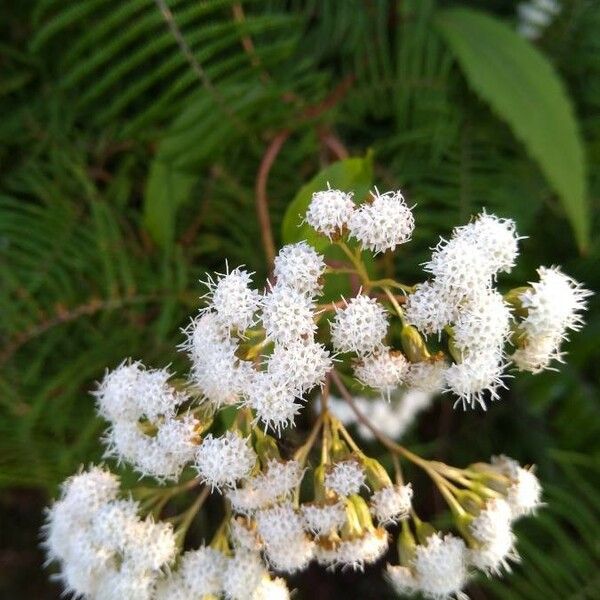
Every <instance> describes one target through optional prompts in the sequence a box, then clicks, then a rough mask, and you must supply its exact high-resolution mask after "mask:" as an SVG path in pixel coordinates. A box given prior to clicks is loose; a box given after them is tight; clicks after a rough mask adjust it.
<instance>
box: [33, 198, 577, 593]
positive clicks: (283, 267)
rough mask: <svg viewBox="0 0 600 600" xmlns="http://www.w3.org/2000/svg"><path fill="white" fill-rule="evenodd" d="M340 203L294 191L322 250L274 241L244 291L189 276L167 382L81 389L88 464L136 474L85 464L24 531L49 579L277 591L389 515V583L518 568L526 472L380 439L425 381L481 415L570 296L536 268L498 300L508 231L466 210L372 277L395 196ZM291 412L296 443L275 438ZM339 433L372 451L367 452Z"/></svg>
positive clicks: (397, 238)
mask: <svg viewBox="0 0 600 600" xmlns="http://www.w3.org/2000/svg"><path fill="white" fill-rule="evenodd" d="M360 200H361V199H358V201H357V202H355V201H354V199H353V194H352V193H349V192H344V191H341V190H336V189H331V188H328V189H327V190H323V191H320V192H317V193H315V194H314V195H313V197H312V200H311V201H310V203H309V206H308V209H307V212H306V215H304V222H305V223H307V224H308V225H309V226H310V227H312V228H313V229H314V234H315V235H316V236H321V240H320V241H321V242H324V243H327V242H329V244H331V245H335V246H336V249H337V254H334V255H332V254H329V251H328V250H325V251H324V253H323V254H320V253H319V252H317V251H316V250H315V248H314V247H313V246H312V245H310V244H309V243H308V242H307V241H300V242H297V243H293V244H289V245H286V246H284V247H283V248H282V249H281V250H280V252H279V254H278V255H277V256H276V258H275V260H274V264H273V265H272V267H273V268H272V273H271V277H270V278H269V279H268V280H267V281H266V282H265V284H264V285H263V286H262V287H261V288H255V287H254V284H253V276H254V275H253V273H251V272H249V271H247V270H246V269H245V268H244V267H242V266H240V267H237V268H234V269H232V270H231V269H230V268H229V266H227V267H226V269H225V272H224V273H221V274H215V275H212V276H210V275H209V276H208V277H207V280H206V282H205V285H206V293H205V295H204V296H203V298H204V300H205V306H203V308H202V309H201V310H200V311H199V312H198V313H197V314H196V315H195V317H194V318H193V319H192V320H191V322H190V323H189V325H188V326H187V327H186V328H185V330H184V335H185V341H184V342H183V343H182V344H181V346H180V347H181V349H182V350H184V351H185V352H186V353H187V355H188V357H189V360H190V363H191V367H190V372H189V374H188V376H187V377H185V378H181V379H177V378H175V377H174V376H172V375H171V373H170V372H169V371H168V370H167V369H150V368H147V367H145V366H144V365H143V364H142V363H141V362H139V361H133V360H131V359H130V360H128V361H125V362H123V363H122V364H121V365H119V366H118V367H116V368H115V369H114V370H112V371H110V372H108V373H107V374H106V375H105V376H104V378H103V379H102V381H101V382H100V384H99V386H98V388H97V390H96V391H95V393H94V395H95V399H96V404H97V409H98V413H99V414H100V415H101V416H102V417H103V418H104V419H105V420H106V421H107V422H108V427H107V430H106V433H105V436H104V441H105V444H106V453H107V454H106V456H107V457H108V458H116V459H117V461H116V462H117V464H118V466H120V465H121V464H123V463H125V464H127V465H130V466H131V467H133V469H134V470H135V471H136V472H137V473H139V474H140V475H142V476H144V477H146V479H145V480H144V482H143V484H139V485H137V486H134V487H133V488H131V489H130V493H129V494H127V493H122V492H121V491H120V490H119V480H118V478H117V477H116V476H115V475H112V474H111V473H110V472H109V471H107V470H105V469H104V468H100V467H93V468H91V469H90V470H88V471H86V472H82V473H80V474H78V475H75V476H74V477H72V478H70V479H68V480H67V482H66V483H65V484H64V486H63V489H62V492H61V496H60V498H59V500H58V501H57V502H55V503H54V504H53V505H52V507H51V508H50V509H49V510H48V512H47V516H46V524H45V526H44V538H45V541H44V545H45V548H46V551H47V555H48V561H49V562H54V563H57V564H58V566H59V568H60V579H61V580H62V582H63V584H64V587H65V590H66V591H67V592H71V593H72V594H73V595H75V596H78V597H84V598H86V599H89V600H116V599H119V600H121V599H122V598H135V599H140V600H145V599H148V600H184V599H185V600H187V599H189V598H209V597H210V598H215V599H217V598H222V599H224V600H266V599H269V600H286V599H288V598H289V597H290V593H289V591H288V588H287V584H286V582H285V580H284V579H283V576H287V575H291V574H295V573H298V572H300V571H302V570H304V569H306V568H307V566H308V565H309V564H311V563H315V562H316V563H318V564H320V565H322V566H323V567H326V568H328V569H332V570H333V569H336V568H342V569H354V570H362V569H363V568H364V567H365V565H370V564H374V563H376V562H378V561H380V559H381V558H382V557H383V555H384V554H386V552H387V550H388V549H389V546H390V541H391V535H390V531H393V530H394V529H399V530H400V533H399V537H398V556H399V560H398V564H396V565H388V567H387V577H388V579H389V581H390V582H391V584H392V585H393V587H394V588H395V589H396V590H397V591H398V592H399V593H401V594H412V593H419V594H421V595H422V596H424V597H426V598H431V599H433V600H446V599H448V600H449V599H450V598H462V597H464V595H463V592H462V590H463V588H464V586H465V584H466V583H467V582H468V581H469V579H470V578H471V577H472V576H473V574H474V573H476V572H477V571H481V572H483V573H485V574H487V575H489V576H491V575H496V574H500V573H502V572H503V571H505V570H507V569H509V567H510V563H511V562H514V561H516V560H518V558H519V557H518V553H517V550H516V536H515V533H514V531H513V524H514V522H515V521H516V520H517V519H519V518H521V517H523V516H527V515H532V514H534V513H535V511H536V510H537V508H538V507H539V506H541V496H542V489H541V485H540V483H539V481H538V479H537V477H536V475H535V472H534V469H533V468H524V467H522V466H520V465H519V464H518V463H517V462H516V461H514V460H513V459H510V458H508V457H506V456H499V457H493V458H492V459H491V461H490V462H489V463H474V464H472V465H470V466H468V467H466V468H462V469H461V468H457V467H451V466H448V465H446V464H444V463H442V462H439V461H434V460H427V459H425V458H422V457H419V456H418V455H416V454H415V453H414V452H411V451H410V450H408V448H405V447H404V446H402V445H400V444H398V443H397V441H396V440H397V439H398V438H399V437H400V436H402V435H403V433H404V432H405V431H406V430H407V428H408V427H410V426H411V424H412V423H413V421H414V420H415V418H416V415H417V414H418V413H419V412H421V411H423V410H425V409H427V408H428V407H429V406H430V405H431V404H432V402H433V399H434V397H435V396H436V395H437V394H438V392H441V391H451V392H453V393H454V394H455V395H456V396H457V397H458V400H457V402H459V403H460V402H462V404H463V406H473V407H474V406H477V405H479V406H482V407H484V408H485V401H486V399H487V398H488V397H491V398H493V399H495V398H497V397H498V388H499V387H500V386H502V385H504V383H503V379H502V378H503V377H504V376H505V371H506V369H507V367H508V365H509V364H510V363H513V364H514V365H516V367H517V368H518V369H520V370H524V371H531V372H534V373H535V372H538V371H540V370H542V369H546V368H549V367H550V365H551V362H552V360H554V359H561V357H562V353H561V349H560V346H561V343H562V341H563V340H564V339H565V338H566V334H567V332H568V331H570V330H577V329H579V327H580V326H581V324H582V312H583V310H584V309H585V307H586V298H587V296H588V295H589V292H588V291H586V290H585V289H584V288H583V287H582V286H581V285H580V284H578V283H577V282H576V281H575V280H573V279H572V278H570V277H569V276H567V275H565V274H563V273H562V272H561V271H560V270H559V269H558V268H555V267H553V268H544V267H540V269H539V270H538V275H539V281H536V282H533V283H531V284H529V285H528V286H525V287H521V288H514V289H512V290H508V291H506V293H502V292H501V291H500V289H499V285H498V281H497V278H498V276H499V275H500V274H502V273H507V272H510V271H511V269H512V268H513V266H514V264H515V261H516V258H517V255H518V241H519V237H518V235H517V233H516V228H515V223H514V222H513V221H511V220H509V219H501V218H498V217H496V216H494V215H490V214H487V213H485V212H484V213H482V214H480V215H478V216H477V217H476V218H475V219H474V220H473V221H472V222H470V223H469V224H467V225H464V226H461V227H457V228H455V229H454V230H453V232H452V236H451V237H450V238H449V239H448V240H441V241H440V242H439V244H438V245H437V246H436V247H435V248H434V249H433V253H432V256H431V259H430V260H429V261H428V262H427V263H425V265H424V268H425V273H426V274H427V275H426V276H425V277H424V278H426V279H427V280H426V281H424V282H422V283H417V284H416V285H414V284H410V283H405V282H401V281H397V280H396V279H394V278H392V277H389V276H388V277H385V278H377V277H376V271H377V265H376V263H373V262H370V263H367V262H366V261H365V260H364V256H363V253H364V252H372V253H374V254H377V253H380V252H386V251H391V250H394V249H396V248H397V247H398V246H401V245H402V244H405V243H407V242H408V241H409V240H410V238H411V236H412V233H413V229H414V225H415V221H414V217H413V214H412V210H411V209H410V208H409V207H408V206H407V204H406V202H405V200H404V197H403V195H402V194H401V193H400V192H399V191H391V192H386V193H383V194H380V193H379V192H378V191H376V192H375V193H373V194H371V197H370V198H368V199H366V200H365V201H364V202H360ZM319 247H321V246H320V245H319ZM330 256H335V257H336V259H335V260H331V261H330V260H329V257H330ZM340 256H343V257H345V259H344V261H340V260H339V257H340ZM326 257H327V259H326ZM367 264H368V266H367ZM330 274H333V275H335V276H336V277H340V276H344V275H347V276H348V281H347V283H348V289H349V290H351V294H350V295H348V294H347V295H346V297H343V296H341V295H333V297H332V294H331V291H330V288H331V287H333V286H330V285H327V286H326V285H325V283H326V278H327V276H328V275H330ZM429 336H431V337H433V338H434V339H433V340H430V339H429ZM511 345H512V346H513V350H512V351H509V350H507V348H509V347H510V346H511ZM333 387H335V390H334V389H333ZM334 392H335V393H336V394H338V396H334V395H333V393H334ZM355 393H358V394H360V396H355ZM306 403H310V404H311V405H312V410H308V411H305V412H304V414H303V415H302V418H301V419H299V418H298V416H299V414H300V413H301V412H302V409H303V407H304V405H305V404H306ZM299 421H302V423H303V424H306V425H307V426H308V427H310V431H309V432H308V433H307V435H306V436H305V437H302V436H301V432H298V431H296V432H294V434H293V435H291V436H289V437H286V439H285V440H283V439H281V438H284V436H286V435H287V430H288V429H290V428H292V427H294V426H295V425H296V424H297V423H298V422H299ZM350 426H353V427H354V426H355V427H356V430H357V433H358V434H359V435H360V436H361V437H363V438H366V439H370V440H375V439H376V440H378V441H379V442H381V444H382V446H383V447H384V448H385V449H386V451H389V452H390V454H392V455H393V456H392V457H391V459H390V460H389V461H382V462H380V461H379V460H377V459H375V458H373V457H371V456H368V455H367V454H366V453H365V452H364V451H363V450H362V449H361V447H360V446H359V444H358V443H357V442H356V440H355V439H354V437H353V434H352V433H351V432H350V431H349V429H348V427H350ZM392 438H393V439H392ZM400 460H405V461H408V462H411V463H413V464H414V465H415V466H416V467H418V468H421V469H423V470H424V472H425V473H426V474H427V475H428V476H429V477H430V478H431V479H432V481H433V483H434V484H435V486H436V487H437V488H438V489H439V491H440V493H441V496H442V497H443V498H444V500H445V501H446V502H447V504H448V506H449V508H450V509H451V513H452V520H453V525H454V527H453V529H452V530H448V531H436V530H435V529H434V528H433V527H432V525H431V524H429V523H425V522H423V521H422V520H421V519H420V518H419V516H418V513H417V510H418V502H417V500H418V494H417V493H416V492H418V490H417V489H415V488H414V487H413V483H412V482H410V481H406V480H404V479H403V469H402V468H401V466H400ZM382 463H383V464H388V465H393V466H394V473H393V475H392V474H391V473H388V471H387V470H386V468H384V466H383V464H382ZM152 479H153V480H154V482H152ZM413 496H414V497H413ZM209 497H212V498H213V499H214V501H215V502H214V503H213V499H211V501H210V506H211V507H212V506H213V505H214V504H216V503H217V502H218V498H221V499H222V501H223V504H224V507H223V508H224V510H223V515H224V516H223V520H222V522H221V524H220V525H219V526H218V527H217V528H216V531H214V536H213V538H212V540H210V542H208V541H207V542H206V543H205V544H203V545H201V546H200V547H190V543H189V539H187V538H186V534H187V532H188V529H189V528H190V527H191V526H192V524H194V527H196V526H198V527H201V523H200V520H196V515H197V513H198V512H199V511H200V510H201V509H202V506H203V504H204V502H206V501H207V498H209ZM186 500H187V502H186ZM178 511H179V512H178ZM167 514H168V515H169V518H168V520H164V517H165V516H166V515H167ZM211 514H212V513H211ZM211 529H213V530H214V529H215V528H211ZM274 573H275V574H278V575H280V576H279V577H277V576H276V575H275V574H274Z"/></svg>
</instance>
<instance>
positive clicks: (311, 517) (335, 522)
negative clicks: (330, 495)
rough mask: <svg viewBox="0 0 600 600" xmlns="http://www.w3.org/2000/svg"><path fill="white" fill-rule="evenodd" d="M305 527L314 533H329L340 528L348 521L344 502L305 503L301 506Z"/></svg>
mask: <svg viewBox="0 0 600 600" xmlns="http://www.w3.org/2000/svg"><path fill="white" fill-rule="evenodd" d="M300 510H301V512H302V518H303V520H304V528H305V529H306V531H308V532H310V533H313V534H314V535H327V534H328V533H330V532H332V531H336V530H337V529H340V528H341V527H342V526H343V525H344V523H345V521H346V508H345V506H344V504H343V502H333V503H329V504H317V503H312V504H303V505H302V506H301V507H300Z"/></svg>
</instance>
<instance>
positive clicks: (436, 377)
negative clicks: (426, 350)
mask: <svg viewBox="0 0 600 600" xmlns="http://www.w3.org/2000/svg"><path fill="white" fill-rule="evenodd" d="M447 368H448V365H447V364H446V362H445V361H443V360H424V361H420V362H416V363H410V366H409V369H408V373H407V375H406V385H408V386H409V387H411V388H414V389H415V390H420V391H422V392H429V393H430V394H436V393H437V392H440V391H441V390H442V389H443V387H444V375H445V373H446V369H447Z"/></svg>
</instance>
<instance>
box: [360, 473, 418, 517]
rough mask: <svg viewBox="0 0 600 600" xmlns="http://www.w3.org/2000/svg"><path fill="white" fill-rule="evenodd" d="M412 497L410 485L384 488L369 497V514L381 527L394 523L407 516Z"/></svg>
mask: <svg viewBox="0 0 600 600" xmlns="http://www.w3.org/2000/svg"><path fill="white" fill-rule="evenodd" d="M412 496H413V490H412V486H411V484H410V483H409V484H407V485H401V484H397V485H389V486H385V487H383V488H381V489H380V490H377V491H376V492H374V493H373V495H372V496H371V502H370V504H371V512H372V513H373V515H374V516H375V518H376V519H377V520H378V521H379V522H380V523H381V524H382V525H387V524H389V523H396V522H398V521H400V520H401V519H404V518H406V517H407V516H408V514H409V512H410V509H411V506H412Z"/></svg>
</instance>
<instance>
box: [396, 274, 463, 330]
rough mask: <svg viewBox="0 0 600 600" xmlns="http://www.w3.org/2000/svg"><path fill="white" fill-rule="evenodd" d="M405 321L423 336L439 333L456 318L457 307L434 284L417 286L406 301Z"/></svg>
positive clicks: (428, 283) (428, 282) (427, 282)
mask: <svg viewBox="0 0 600 600" xmlns="http://www.w3.org/2000/svg"><path fill="white" fill-rule="evenodd" d="M404 314H405V315H406V320H407V322H408V323H410V324H411V325H414V326H415V327H416V328H417V329H418V330H419V331H421V332H422V333H424V334H425V335H429V334H432V333H439V332H441V331H442V329H443V328H444V327H445V326H446V325H448V324H449V323H451V322H452V321H454V320H455V319H456V317H457V316H458V311H457V306H456V304H455V303H454V302H453V301H451V299H450V298H449V297H448V296H447V293H446V290H444V289H443V288H442V287H441V286H439V285H437V284H436V283H435V282H430V281H426V282H425V283H421V284H419V285H418V286H417V289H416V291H415V292H414V293H412V294H410V295H409V296H408V298H407V299H406V305H405V306H404Z"/></svg>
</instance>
